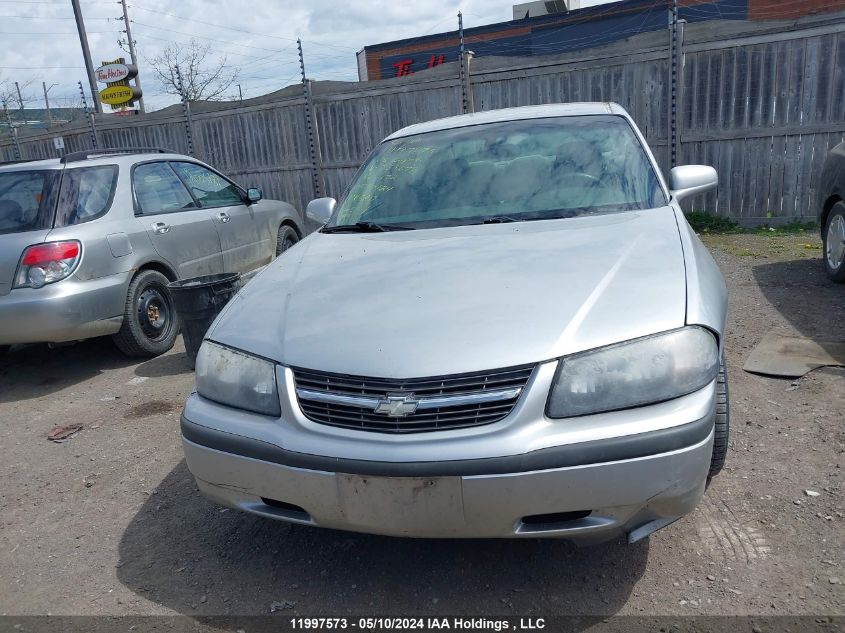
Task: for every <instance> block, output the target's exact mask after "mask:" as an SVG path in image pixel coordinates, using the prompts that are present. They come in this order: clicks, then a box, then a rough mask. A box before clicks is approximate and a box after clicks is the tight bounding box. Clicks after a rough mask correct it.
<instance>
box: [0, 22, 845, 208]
mask: <svg viewBox="0 0 845 633" xmlns="http://www.w3.org/2000/svg"><path fill="white" fill-rule="evenodd" d="M681 39H682V43H681V47H680V50H681V54H680V56H679V57H677V58H676V59H677V60H678V61H679V67H678V68H679V72H678V83H677V86H676V88H677V95H678V96H677V99H678V101H677V105H678V108H677V113H678V114H677V115H676V117H674V118H673V117H672V116H671V113H670V94H671V93H670V88H671V83H670V82H671V67H670V63H671V55H670V47H669V33H668V31H666V32H656V33H646V34H641V35H638V36H636V37H634V38H631V39H629V40H626V41H624V42H618V43H615V44H611V45H608V46H604V47H601V48H595V49H590V50H588V51H583V52H579V53H568V54H562V55H554V56H547V57H534V58H524V57H522V58H500V57H482V58H478V59H476V60H473V62H472V80H471V82H472V85H471V90H472V95H473V101H474V105H475V109H476V110H489V109H495V108H504V107H511V106H520V105H532V104H540V103H556V102H574V101H616V102H618V103H620V104H621V105H623V106H624V107H625V108H626V109H627V110H628V111H629V112H630V113H631V114H632V116H633V117H634V119H635V120H636V121H637V123H638V124H639V125H640V127H641V129H642V130H643V132H644V134H645V136H646V139H647V140H648V142H649V144H650V146H651V147H652V150H653V151H654V153H655V155H656V157H657V159H658V162H659V163H660V165H661V167H662V168H663V169H664V171H667V170H668V168H669V166H670V165H669V162H670V152H669V142H670V138H671V135H670V131H671V130H672V128H673V125H674V130H675V132H676V138H677V145H676V148H677V150H678V162H679V163H681V164H682V163H705V164H712V165H713V166H714V167H716V169H717V171H718V172H719V176H720V180H721V186H720V187H719V190H718V192H716V193H712V194H709V195H707V196H702V197H700V198H698V199H697V200H695V201H694V202H693V203H692V205H691V207H690V208H692V209H696V210H705V211H709V212H711V213H717V214H718V215H722V216H728V217H732V218H735V219H737V220H739V221H741V222H743V223H746V224H759V223H763V222H782V221H788V220H791V219H812V218H814V217H815V215H816V206H817V202H816V201H817V197H818V194H819V192H818V190H817V189H818V176H819V171H820V169H821V164H822V161H823V159H824V156H825V154H826V153H827V150H828V149H829V148H831V147H833V146H834V145H836V144H837V143H840V142H842V141H843V140H845V13H838V14H828V15H825V16H812V17H808V18H803V19H801V20H798V21H790V22H788V23H786V22H763V23H746V22H739V23H738V22H735V21H713V22H704V23H696V24H692V25H688V26H686V28H685V29H683V32H682V33H681ZM458 75H459V73H458V70H457V68H456V64H444V65H442V66H439V67H436V68H433V69H431V70H428V71H425V72H422V73H417V74H415V75H413V76H411V77H409V78H399V79H387V80H381V81H373V82H365V83H352V82H350V83H346V82H312V84H311V97H312V98H311V103H310V106H309V103H308V101H307V100H306V98H305V96H304V94H303V89H302V86H301V85H295V86H289V87H287V88H284V89H283V90H280V91H278V92H275V93H272V94H269V95H265V96H263V97H259V98H256V99H251V100H246V101H244V102H242V103H241V102H230V103H209V102H202V103H193V104H191V111H192V117H191V120H192V128H191V129H192V137H193V144H194V154H195V155H196V156H197V157H198V158H200V159H202V160H205V161H207V162H209V163H210V164H212V165H214V166H215V167H217V168H218V169H220V170H221V171H223V172H224V173H227V174H230V175H231V176H232V177H234V178H235V179H236V180H238V181H239V182H241V183H243V184H244V185H249V186H259V187H262V188H263V189H264V192H265V195H266V196H268V197H273V198H281V199H285V200H288V201H290V202H292V203H293V204H295V205H296V206H298V207H299V208H300V209H304V207H305V205H306V204H307V202H308V201H309V200H310V199H312V198H313V197H314V196H315V194H316V191H315V184H314V183H315V176H316V180H317V182H318V183H321V184H322V187H321V190H322V192H324V193H326V194H328V195H332V196H335V197H337V196H339V195H340V194H342V192H343V190H344V188H345V187H346V185H347V184H348V183H349V180H350V179H351V177H352V175H353V174H354V173H355V170H356V169H357V168H358V166H359V165H360V164H361V162H362V161H363V160H364V158H365V157H366V155H367V153H368V152H369V151H370V150H371V149H372V148H373V147H374V146H375V145H376V144H377V143H378V142H379V141H380V140H381V139H383V138H384V137H385V136H387V135H388V134H390V133H391V132H393V131H395V130H397V129H399V128H401V127H404V126H406V125H410V124H412V123H417V122H420V121H426V120H430V119H435V118H440V117H444V116H450V115H454V114H460V112H461V106H462V90H461V84H460V81H459V79H458ZM308 107H311V108H312V113H311V114H312V117H311V118H312V120H313V121H314V124H315V130H314V132H315V135H316V139H317V146H316V151H315V156H316V161H315V160H312V155H311V151H310V147H309V137H308V133H307V129H306V124H305V122H306V108H308ZM95 126H96V130H97V136H98V140H99V146H100V147H114V146H130V147H140V146H162V147H168V148H171V149H174V150H176V151H179V152H187V151H188V143H187V139H186V121H185V118H184V115H183V112H182V108H181V107H180V106H171V107H170V108H167V109H165V110H162V111H159V112H156V113H152V114H150V115H146V116H144V117H138V118H137V119H134V120H126V119H122V118H120V117H115V116H109V115H100V116H97V117H95ZM58 135H61V136H62V137H63V138H64V141H65V148H66V151H74V150H79V149H88V148H91V147H92V141H91V134H90V132H89V130H88V128H87V127H85V126H82V127H80V126H76V127H64V128H56V129H54V130H52V131H41V132H37V133H33V132H21V134H20V137H19V142H18V147H19V150H20V153H21V155H22V157H23V158H25V159H36V158H47V157H51V156H55V155H56V152H55V150H54V149H53V143H52V138H53V137H54V136H58ZM14 155H15V148H14V144H13V141H12V139H11V137H10V136H9V135H8V134H4V137H3V138H2V139H0V160H10V159H12V158H13V157H14Z"/></svg>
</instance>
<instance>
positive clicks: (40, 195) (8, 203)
mask: <svg viewBox="0 0 845 633" xmlns="http://www.w3.org/2000/svg"><path fill="white" fill-rule="evenodd" d="M58 180H59V172H58V171H54V170H46V169H42V170H33V171H7V172H0V233H21V232H23V231H34V230H36V229H45V228H49V227H50V226H51V225H52V223H53V210H54V209H55V200H56V198H55V196H56V188H57V187H56V186H57V184H58Z"/></svg>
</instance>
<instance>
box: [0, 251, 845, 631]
mask: <svg viewBox="0 0 845 633" xmlns="http://www.w3.org/2000/svg"><path fill="white" fill-rule="evenodd" d="M705 240H706V242H707V244H708V246H710V247H711V249H712V250H713V251H714V254H715V257H716V259H717V261H718V262H719V265H720V266H721V267H722V270H723V271H724V274H725V276H726V278H727V281H728V285H729V287H730V291H731V309H730V324H729V334H728V342H727V350H728V368H729V372H730V377H731V389H732V402H731V409H732V426H733V429H732V439H731V450H730V453H729V456H728V463H727V466H726V469H725V471H724V472H723V473H722V475H721V476H719V477H718V478H717V479H716V480H715V481H714V483H713V485H712V487H711V488H710V490H709V491H708V493H707V495H706V497H705V500H704V502H703V503H702V504H701V506H700V507H699V508H698V510H697V511H696V512H694V513H693V514H691V515H690V516H688V517H686V518H685V519H683V520H681V521H679V522H677V523H675V524H674V525H672V526H670V527H669V528H667V529H665V530H663V531H661V532H659V533H657V534H655V535H653V536H651V537H650V538H649V539H647V540H645V541H643V542H639V543H637V544H635V545H632V546H629V545H626V544H624V543H621V542H618V543H609V544H605V545H601V546H595V547H589V548H577V547H574V546H572V545H570V544H568V543H566V542H562V541H540V540H521V541H423V540H403V539H391V538H384V537H375V536H366V535H356V534H345V533H340V532H333V531H326V530H317V529H310V528H306V527H300V526H289V525H286V524H283V523H276V522H271V521H267V520H262V519H258V518H255V517H252V516H248V515H245V514H240V513H237V512H234V511H230V510H225V509H221V508H218V507H215V506H213V505H211V504H210V503H208V502H206V501H205V500H204V499H202V498H201V497H200V496H199V494H198V493H197V491H196V488H195V486H194V484H193V481H192V479H191V477H190V475H189V473H188V471H187V469H186V467H185V463H184V460H183V459H182V453H181V448H180V444H179V429H178V418H179V410H180V407H181V404H182V402H183V400H184V398H185V397H186V395H187V394H188V393H189V391H190V389H191V385H192V380H193V377H192V373H191V371H190V370H189V369H188V367H187V365H186V363H185V356H184V351H183V349H182V348H181V347H177V348H176V349H174V350H173V351H172V352H170V353H169V354H167V355H165V356H163V357H160V358H157V359H153V360H149V361H146V362H143V363H140V364H139V363H136V362H134V361H131V360H127V359H125V358H123V357H121V355H120V354H119V353H118V352H117V351H115V349H114V348H113V347H112V346H111V343H110V342H109V341H108V340H103V341H89V342H86V343H82V344H78V345H75V346H70V347H63V348H58V349H53V350H51V349H48V348H47V347H45V346H30V347H25V348H18V349H16V350H13V351H12V352H11V353H9V354H8V355H7V356H6V357H5V358H2V359H0V421H2V423H0V445H2V446H3V448H4V455H5V459H3V460H2V464H0V471H1V472H2V482H3V483H2V489H0V506H1V507H2V513H0V543H2V546H0V570H3V573H2V574H0V613H4V614H16V615H23V614H46V613H51V614H66V615H72V614H110V615H122V614H132V615H138V614H175V613H178V614H187V615H213V614H269V613H270V612H271V610H276V609H280V610H282V611H283V612H284V613H285V614H288V615H293V614H317V613H325V614H332V615H343V614H347V613H349V614H369V615H373V614H374V613H378V612H383V611H384V610H385V609H389V611H390V612H391V613H401V614H476V615H477V614H482V613H483V614H490V615H492V614H500V615H511V616H513V615H530V614H536V615H545V616H550V615H553V614H590V615H609V614H617V613H618V614H638V615H660V614H665V615H690V614H730V615H735V614H740V615H742V614H753V615H766V616H768V615H785V614H789V615H800V614H808V615H809V614H812V615H818V614H827V615H836V614H839V615H842V614H845V584H843V583H845V500H843V465H845V424H843V422H845V417H843V416H844V415H845V414H843V412H845V370H841V369H822V370H817V371H815V372H812V373H810V374H808V375H807V376H805V377H804V378H802V379H800V380H797V381H791V380H777V379H770V378H764V377H760V376H753V375H749V374H746V373H744V372H743V371H742V364H743V362H744V361H745V358H746V357H747V356H748V354H749V353H750V351H751V350H752V349H753V347H754V345H755V344H756V343H757V342H758V341H759V340H760V339H761V338H762V336H763V335H764V334H765V333H766V332H767V331H769V330H770V329H772V328H775V327H777V328H780V329H783V330H784V331H787V332H797V333H799V334H802V335H807V336H812V337H817V338H819V339H823V340H843V339H845V320H844V319H843V318H842V315H843V314H845V287H842V286H835V285H833V284H832V283H830V282H828V281H827V279H826V277H825V276H824V274H823V271H822V267H821V262H820V261H819V257H820V250H819V241H818V239H817V238H816V237H815V236H811V235H793V236H786V237H778V236H768V235H726V236H714V235H711V236H706V237H705ZM74 422H77V423H81V424H83V425H84V429H83V430H82V431H81V432H79V433H77V434H76V435H75V436H73V437H72V438H70V439H69V440H67V441H66V442H64V443H60V444H58V443H54V442H50V441H48V440H47V439H46V436H47V434H48V432H49V431H50V429H51V428H52V427H53V426H54V425H55V424H65V423H74ZM805 491H812V492H813V493H818V495H816V494H812V495H810V494H808V493H807V492H805Z"/></svg>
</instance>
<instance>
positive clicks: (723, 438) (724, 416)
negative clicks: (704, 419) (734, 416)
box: [707, 359, 731, 484]
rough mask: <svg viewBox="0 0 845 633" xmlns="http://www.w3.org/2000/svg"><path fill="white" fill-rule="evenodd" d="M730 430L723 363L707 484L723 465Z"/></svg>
mask: <svg viewBox="0 0 845 633" xmlns="http://www.w3.org/2000/svg"><path fill="white" fill-rule="evenodd" d="M730 429H731V411H730V393H729V391H728V371H727V369H726V368H725V361H724V359H723V360H722V363H721V365H720V366H719V377H718V378H717V379H716V428H715V430H714V431H713V456H712V457H711V458H710V472H708V473H707V483H708V484H709V483H710V480H711V479H712V478H713V477H715V476H716V475H718V474H719V473H720V472H721V470H722V467H723V466H724V465H725V457H727V454H728V436H729V435H730Z"/></svg>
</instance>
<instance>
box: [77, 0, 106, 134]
mask: <svg viewBox="0 0 845 633" xmlns="http://www.w3.org/2000/svg"><path fill="white" fill-rule="evenodd" d="M70 1H71V4H72V5H73V17H74V18H75V19H76V30H77V31H78V32H79V43H80V44H81V45H82V57H83V58H85V70H86V72H87V73H88V86H89V87H90V88H91V98H92V99H93V100H94V111H95V112H97V113H98V114H99V113H100V112H102V111H103V110H102V107H101V106H100V95H99V93H98V92H97V81H96V79H95V78H94V64H92V63H91V51H90V50H89V49H88V35H86V33H85V22H84V21H83V19H82V9H80V8H79V0H70ZM94 147H96V145H95V146H94Z"/></svg>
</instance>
